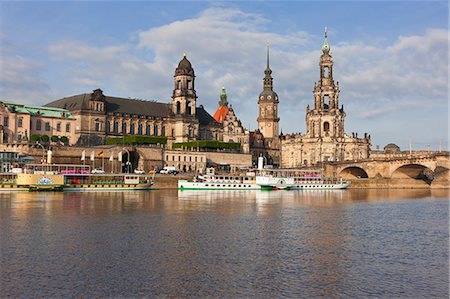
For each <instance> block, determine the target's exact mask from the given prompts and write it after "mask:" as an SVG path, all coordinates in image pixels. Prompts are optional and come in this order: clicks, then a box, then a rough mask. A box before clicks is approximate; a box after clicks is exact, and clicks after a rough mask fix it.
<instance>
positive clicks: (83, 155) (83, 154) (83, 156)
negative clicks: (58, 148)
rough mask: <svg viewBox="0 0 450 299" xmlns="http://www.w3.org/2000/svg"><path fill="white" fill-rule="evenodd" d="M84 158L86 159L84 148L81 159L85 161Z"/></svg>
mask: <svg viewBox="0 0 450 299" xmlns="http://www.w3.org/2000/svg"><path fill="white" fill-rule="evenodd" d="M84 160H86V150H83V151H82V152H81V161H84Z"/></svg>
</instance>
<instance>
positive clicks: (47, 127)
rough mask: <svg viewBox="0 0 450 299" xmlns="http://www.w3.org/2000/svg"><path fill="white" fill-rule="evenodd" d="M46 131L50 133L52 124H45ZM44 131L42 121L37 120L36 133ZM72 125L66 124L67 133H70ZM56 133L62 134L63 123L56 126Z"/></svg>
mask: <svg viewBox="0 0 450 299" xmlns="http://www.w3.org/2000/svg"><path fill="white" fill-rule="evenodd" d="M32 125H33V122H31V123H30V129H32V127H33V126H32ZM44 129H45V131H47V132H49V131H50V130H51V126H50V122H45V123H44ZM41 130H42V121H41V120H40V119H38V120H36V131H41ZM70 130H71V128H70V123H67V124H66V132H67V133H70ZM56 131H57V132H61V123H57V124H56Z"/></svg>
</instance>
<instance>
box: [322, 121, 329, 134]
mask: <svg viewBox="0 0 450 299" xmlns="http://www.w3.org/2000/svg"><path fill="white" fill-rule="evenodd" d="M323 131H324V132H328V131H330V123H329V122H327V121H326V122H324V123H323Z"/></svg>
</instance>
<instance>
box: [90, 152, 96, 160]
mask: <svg viewBox="0 0 450 299" xmlns="http://www.w3.org/2000/svg"><path fill="white" fill-rule="evenodd" d="M94 160H95V154H94V151H92V153H91V161H94Z"/></svg>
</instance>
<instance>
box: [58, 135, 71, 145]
mask: <svg viewBox="0 0 450 299" xmlns="http://www.w3.org/2000/svg"><path fill="white" fill-rule="evenodd" d="M59 140H60V141H61V142H62V143H64V144H66V143H67V142H69V138H67V136H61V137H60V138H59Z"/></svg>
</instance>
